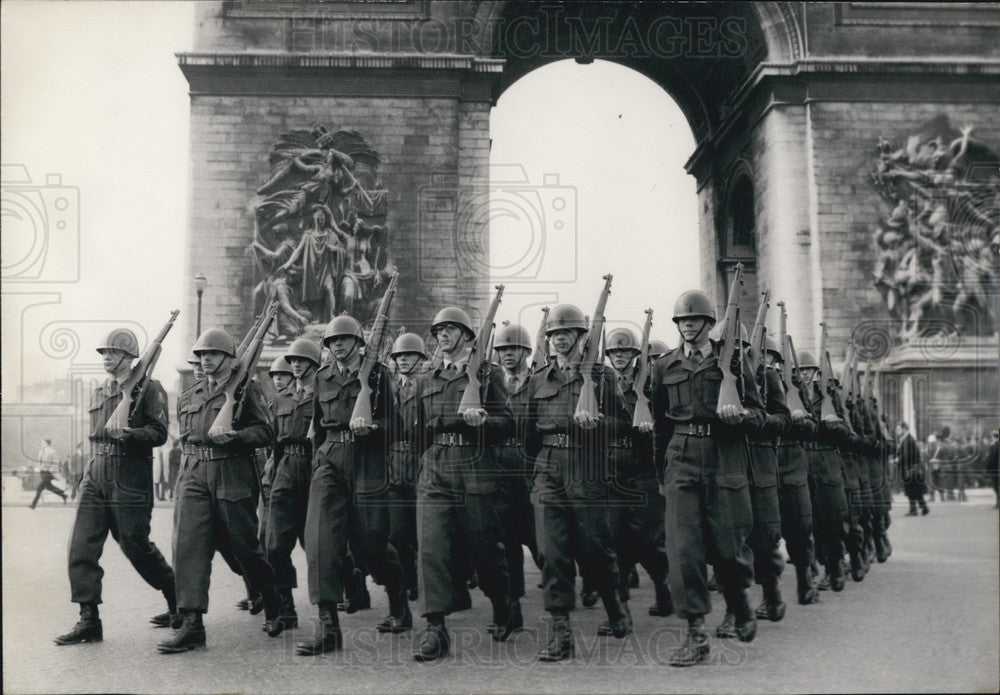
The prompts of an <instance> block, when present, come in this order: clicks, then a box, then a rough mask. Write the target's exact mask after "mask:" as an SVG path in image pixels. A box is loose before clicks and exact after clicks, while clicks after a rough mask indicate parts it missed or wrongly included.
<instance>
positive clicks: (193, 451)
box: [181, 442, 198, 456]
mask: <svg viewBox="0 0 1000 695" xmlns="http://www.w3.org/2000/svg"><path fill="white" fill-rule="evenodd" d="M181 453H182V454H184V455H186V456H197V455H198V447H196V446H195V445H194V444H188V443H187V442H184V443H183V444H181Z"/></svg>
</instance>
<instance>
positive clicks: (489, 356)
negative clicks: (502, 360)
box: [486, 321, 510, 366]
mask: <svg viewBox="0 0 1000 695" xmlns="http://www.w3.org/2000/svg"><path fill="white" fill-rule="evenodd" d="M504 325H507V326H509V325H510V321H504ZM496 337H497V325H496V324H495V323H494V324H493V325H492V326H490V342H488V343H487V344H486V361H487V362H489V363H490V364H498V363H497V362H494V361H493V358H494V355H493V349H494V348H493V342H494V340H495V339H496ZM498 366H499V365H498Z"/></svg>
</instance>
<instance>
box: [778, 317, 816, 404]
mask: <svg viewBox="0 0 1000 695" xmlns="http://www.w3.org/2000/svg"><path fill="white" fill-rule="evenodd" d="M778 306H779V307H781V313H780V317H779V321H778V337H779V338H780V341H779V343H778V349H779V350H781V379H782V381H784V382H785V400H786V401H787V402H788V410H790V411H791V412H793V413H794V412H795V411H796V410H801V411H802V412H803V413H808V412H809V409H808V408H807V407H806V406H805V403H803V402H802V397H801V396H800V395H799V389H798V386H797V385H796V384H795V378H794V376H795V375H794V374H793V372H792V367H793V365H794V367H795V369H798V366H799V361H798V359H797V357H796V356H795V348H794V347H792V336H790V335H788V328H787V321H788V316H787V314H786V313H785V303H784V302H778Z"/></svg>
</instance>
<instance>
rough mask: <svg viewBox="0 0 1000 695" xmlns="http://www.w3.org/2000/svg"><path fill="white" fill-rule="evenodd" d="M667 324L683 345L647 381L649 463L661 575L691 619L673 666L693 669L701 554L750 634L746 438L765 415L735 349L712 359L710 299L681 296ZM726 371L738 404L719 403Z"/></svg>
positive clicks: (704, 641)
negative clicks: (729, 359)
mask: <svg viewBox="0 0 1000 695" xmlns="http://www.w3.org/2000/svg"><path fill="white" fill-rule="evenodd" d="M673 320H674V323H675V324H677V328H678V332H679V333H680V337H681V345H680V346H678V347H676V348H674V349H673V350H671V351H669V352H668V353H667V354H665V355H664V356H663V357H661V358H660V359H659V360H658V361H657V362H656V363H655V364H654V365H653V369H652V372H651V376H650V386H651V389H652V394H651V400H652V407H653V419H654V425H653V429H654V439H653V442H654V457H655V458H654V460H655V461H656V463H657V465H658V468H659V469H660V470H663V476H664V492H665V495H664V496H665V497H666V510H667V514H666V538H667V556H668V557H669V558H670V564H671V572H670V575H669V577H668V581H669V582H670V593H671V594H672V596H673V599H674V602H675V607H676V609H677V613H678V614H679V615H680V616H681V617H683V618H685V619H686V620H687V622H688V631H687V639H686V640H685V642H684V644H683V645H682V646H681V647H680V648H679V649H677V650H675V651H674V652H673V653H672V654H671V656H670V664H671V665H672V666H691V665H694V664H697V663H699V662H702V661H705V660H706V659H707V658H708V650H709V647H708V633H707V632H706V630H705V617H704V616H705V614H706V613H708V612H709V611H710V610H711V605H712V604H711V598H710V596H709V593H708V587H707V583H708V578H707V574H706V560H707V561H708V562H711V563H712V564H714V565H715V570H716V575H717V578H718V583H719V587H720V589H721V590H722V593H723V596H724V597H725V599H726V605H727V606H728V607H729V608H730V609H731V610H732V611H733V614H734V624H733V631H734V633H735V635H736V637H737V638H738V639H739V640H741V641H744V642H749V641H750V640H752V639H753V638H754V636H755V634H756V631H757V619H756V616H755V615H754V612H753V610H752V609H751V608H750V604H749V601H748V597H747V587H749V586H750V582H751V581H752V579H753V568H752V562H753V561H752V557H751V553H750V549H749V548H748V547H747V544H746V538H747V536H748V535H749V533H750V530H751V526H752V518H751V509H750V492H749V485H748V481H747V470H748V468H749V464H750V462H749V460H748V457H747V444H746V436H747V434H749V433H752V432H756V431H757V430H759V429H760V428H761V427H763V425H764V420H765V412H764V405H763V403H762V402H761V399H760V392H759V391H758V389H757V382H756V380H755V379H754V378H753V370H752V368H751V367H750V365H749V362H748V360H746V358H745V357H744V356H743V355H741V353H740V351H739V350H737V351H736V352H735V353H734V359H733V363H731V364H725V365H724V364H719V355H720V346H719V344H718V343H713V342H712V341H711V340H710V339H709V336H708V332H709V330H710V329H711V328H712V326H713V325H714V324H715V322H716V319H715V307H714V306H713V305H712V302H711V300H709V298H708V296H707V295H706V294H705V293H704V292H701V291H699V290H690V291H688V292H685V293H683V294H682V295H681V296H680V297H678V299H677V301H676V302H675V303H674V313H673ZM740 360H742V364H740ZM734 367H735V369H734ZM723 370H729V372H730V373H732V374H734V375H738V376H737V379H738V385H739V391H740V393H741V402H740V403H720V402H719V400H720V399H719V394H720V390H721V385H722V381H723V378H724V377H723Z"/></svg>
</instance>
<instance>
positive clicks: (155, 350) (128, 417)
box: [104, 309, 181, 431]
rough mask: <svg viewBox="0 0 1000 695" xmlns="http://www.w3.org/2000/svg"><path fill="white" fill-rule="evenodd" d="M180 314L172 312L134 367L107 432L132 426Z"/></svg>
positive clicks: (107, 425)
mask: <svg viewBox="0 0 1000 695" xmlns="http://www.w3.org/2000/svg"><path fill="white" fill-rule="evenodd" d="M180 313H181V312H180V311H179V310H177V309H175V310H174V311H172V312H170V318H169V319H167V324H166V325H165V326H164V327H163V328H162V329H161V330H160V332H159V333H158V334H157V336H156V337H155V338H153V340H152V342H150V344H149V347H147V348H146V352H145V353H143V355H142V357H140V358H139V361H138V362H137V363H136V364H135V366H134V367H132V371H131V372H129V375H128V378H127V379H126V380H125V382H124V383H123V384H122V399H121V401H119V402H118V405H117V406H116V407H115V409H114V412H112V413H111V417H109V418H108V421H107V423H105V425H104V429H105V430H109V431H110V430H117V429H121V428H123V427H130V426H131V422H132V416H133V415H135V411H136V409H137V408H138V406H139V403H140V402H142V397H143V396H144V395H145V394H146V387H147V386H148V385H149V376H150V374H152V373H153V368H154V367H156V362H157V360H159V359H160V352H161V351H162V349H163V339H164V338H166V337H167V333H169V332H170V329H171V328H172V327H173V325H174V321H175V320H176V319H177V315H178V314H180Z"/></svg>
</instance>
